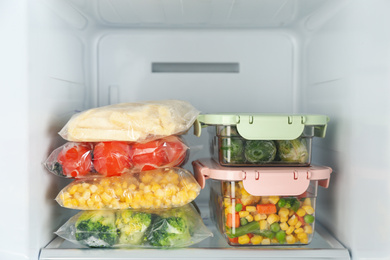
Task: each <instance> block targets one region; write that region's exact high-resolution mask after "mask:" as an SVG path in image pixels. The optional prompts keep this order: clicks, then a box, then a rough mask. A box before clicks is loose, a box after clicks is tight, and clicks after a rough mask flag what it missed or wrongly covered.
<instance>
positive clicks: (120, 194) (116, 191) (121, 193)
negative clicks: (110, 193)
mask: <svg viewBox="0 0 390 260" xmlns="http://www.w3.org/2000/svg"><path fill="white" fill-rule="evenodd" d="M114 193H115V195H116V196H117V197H120V196H122V195H123V189H122V188H121V187H117V188H115V190H114Z"/></svg>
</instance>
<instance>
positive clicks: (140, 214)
mask: <svg viewBox="0 0 390 260" xmlns="http://www.w3.org/2000/svg"><path fill="white" fill-rule="evenodd" d="M55 233H56V234H57V235H58V236H60V237H62V238H64V239H66V240H68V241H70V242H72V243H75V244H81V245H85V246H88V247H153V248H155V247H157V248H161V247H163V248H166V247H186V246H190V245H193V244H196V243H199V242H200V241H202V240H204V239H206V238H208V237H210V236H213V234H212V233H211V232H210V231H209V230H208V229H207V227H206V226H205V225H204V224H203V221H202V218H201V217H200V215H199V213H198V212H197V211H196V209H195V208H194V206H193V205H192V204H188V205H186V206H183V207H180V208H175V209H169V210H163V211H161V210H160V211H135V210H131V209H128V210H103V211H102V210H96V211H81V212H79V213H77V214H76V215H75V216H73V217H72V218H70V219H69V220H68V221H67V222H66V223H65V224H64V225H63V226H62V227H60V228H59V229H58V230H57V232H55Z"/></svg>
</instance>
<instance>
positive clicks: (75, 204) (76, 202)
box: [70, 199, 79, 207]
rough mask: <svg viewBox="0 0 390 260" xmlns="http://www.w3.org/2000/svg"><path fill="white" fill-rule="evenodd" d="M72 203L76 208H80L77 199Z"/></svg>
mask: <svg viewBox="0 0 390 260" xmlns="http://www.w3.org/2000/svg"><path fill="white" fill-rule="evenodd" d="M70 203H71V205H72V206H74V207H78V205H79V202H78V201H77V200H76V199H72V200H71V202H70Z"/></svg>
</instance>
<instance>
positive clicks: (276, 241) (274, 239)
mask: <svg viewBox="0 0 390 260" xmlns="http://www.w3.org/2000/svg"><path fill="white" fill-rule="evenodd" d="M271 243H272V244H279V240H277V239H276V238H272V239H271Z"/></svg>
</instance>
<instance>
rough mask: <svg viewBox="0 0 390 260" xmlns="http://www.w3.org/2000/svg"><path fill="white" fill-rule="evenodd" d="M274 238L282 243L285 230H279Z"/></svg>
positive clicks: (284, 237)
mask: <svg viewBox="0 0 390 260" xmlns="http://www.w3.org/2000/svg"><path fill="white" fill-rule="evenodd" d="M275 238H276V239H277V240H278V241H279V243H281V244H283V243H284V242H286V232H284V231H283V230H279V231H278V232H277V233H276V234H275Z"/></svg>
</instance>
